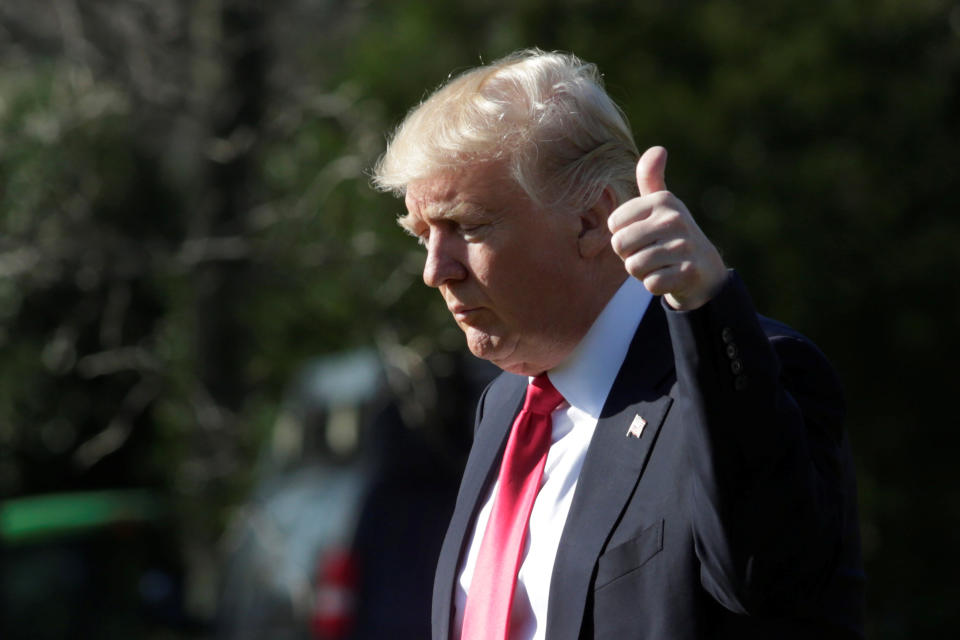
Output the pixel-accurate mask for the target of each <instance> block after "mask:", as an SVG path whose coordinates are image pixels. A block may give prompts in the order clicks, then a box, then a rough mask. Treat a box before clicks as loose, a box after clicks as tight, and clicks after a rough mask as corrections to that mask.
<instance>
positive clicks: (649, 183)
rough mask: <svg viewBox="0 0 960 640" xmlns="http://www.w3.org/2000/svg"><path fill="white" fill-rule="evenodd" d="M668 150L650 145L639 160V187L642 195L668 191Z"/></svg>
mask: <svg viewBox="0 0 960 640" xmlns="http://www.w3.org/2000/svg"><path fill="white" fill-rule="evenodd" d="M666 171H667V150H666V149H664V148H663V147H650V148H649V149H647V150H646V151H644V152H643V155H642V156H640V161H639V162H637V187H638V188H639V189H640V195H641V196H646V195H649V194H651V193H656V192H657V191H666V190H667V182H666Z"/></svg>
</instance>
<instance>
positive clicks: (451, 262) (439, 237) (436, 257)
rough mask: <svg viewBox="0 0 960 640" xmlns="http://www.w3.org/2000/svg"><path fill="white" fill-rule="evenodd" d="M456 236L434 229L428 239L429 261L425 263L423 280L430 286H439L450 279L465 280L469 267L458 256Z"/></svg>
mask: <svg viewBox="0 0 960 640" xmlns="http://www.w3.org/2000/svg"><path fill="white" fill-rule="evenodd" d="M456 240H457V238H456V236H454V235H452V234H449V233H446V232H444V231H443V230H434V231H432V232H431V233H430V238H429V239H428V240H427V261H426V262H425V263H424V265H423V281H424V283H425V284H426V285H427V286H428V287H434V288H436V287H439V286H440V285H442V284H443V283H445V282H447V281H450V280H463V279H464V278H465V277H466V275H467V269H466V267H465V266H464V265H463V263H462V262H461V261H460V259H459V258H458V251H457V247H455V246H454V244H455V243H456Z"/></svg>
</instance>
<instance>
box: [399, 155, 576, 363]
mask: <svg viewBox="0 0 960 640" xmlns="http://www.w3.org/2000/svg"><path fill="white" fill-rule="evenodd" d="M406 206H407V211H408V215H406V216H404V217H403V218H401V220H400V223H401V224H402V225H403V226H404V228H406V229H407V230H408V231H409V232H410V233H412V234H413V235H415V236H416V237H417V238H419V240H420V241H421V243H422V244H423V245H424V246H425V247H426V249H427V258H426V263H425V265H424V268H423V281H424V282H425V283H426V284H427V285H428V286H431V287H436V288H437V289H439V290H440V293H441V294H442V295H443V299H444V301H445V302H446V304H447V308H448V309H449V310H450V313H452V314H453V317H454V319H455V320H456V322H457V324H458V325H459V326H460V328H461V329H462V330H463V332H464V333H465V334H466V337H467V345H468V346H469V348H470V351H472V352H473V353H474V355H476V356H478V357H481V358H485V359H487V360H490V361H492V362H493V363H494V364H496V365H497V366H499V367H500V368H502V369H505V370H507V371H512V372H514V373H521V374H527V375H534V374H537V373H540V372H541V371H544V370H546V369H549V368H551V367H553V366H555V365H556V364H559V362H560V361H562V360H563V358H565V357H566V356H567V354H569V352H570V351H571V350H572V349H573V348H574V347H575V346H576V344H577V343H578V342H579V340H580V338H581V337H582V335H583V333H584V332H585V331H586V329H585V328H584V327H583V322H582V319H581V318H580V317H579V315H578V314H577V313H576V310H575V307H576V305H577V301H576V295H575V291H576V287H577V283H578V280H577V276H578V275H579V273H578V267H579V265H578V260H579V254H578V248H577V235H578V219H577V216H575V215H571V214H564V213H561V212H555V211H546V210H544V209H542V208H539V207H537V206H536V205H534V203H533V202H532V201H531V200H530V199H529V198H528V197H527V196H526V194H524V193H523V191H522V190H521V189H520V188H519V187H518V186H517V185H516V184H515V183H514V182H513V181H512V180H510V179H509V178H508V176H507V172H506V171H505V169H504V167H503V164H502V163H484V164H479V165H474V166H471V167H467V168H465V169H461V170H456V171H449V172H442V173H439V174H436V175H434V176H432V177H430V178H426V179H423V180H417V181H414V182H412V183H411V184H410V185H409V186H408V188H407V195H406ZM588 326H589V325H588ZM587 328H588V327H587Z"/></svg>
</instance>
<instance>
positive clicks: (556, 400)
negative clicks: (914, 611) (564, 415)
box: [523, 373, 563, 416]
mask: <svg viewBox="0 0 960 640" xmlns="http://www.w3.org/2000/svg"><path fill="white" fill-rule="evenodd" d="M561 402H563V396H562V395H560V392H559V391H557V390H556V388H554V386H553V384H552V383H551V382H550V379H549V378H547V374H545V373H541V374H540V375H538V376H537V377H536V378H534V379H533V380H531V381H530V384H529V385H527V397H526V399H525V400H524V402H523V408H524V409H525V410H527V411H529V412H531V413H538V414H540V415H545V416H548V415H550V414H551V413H552V412H553V410H554V409H556V408H557V407H558V406H559V405H560V403H561Z"/></svg>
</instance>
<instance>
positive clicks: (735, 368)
mask: <svg viewBox="0 0 960 640" xmlns="http://www.w3.org/2000/svg"><path fill="white" fill-rule="evenodd" d="M730 371H731V372H732V373H733V375H739V374H740V373H743V362H742V361H740V360H734V361H733V362H731V363H730Z"/></svg>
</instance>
